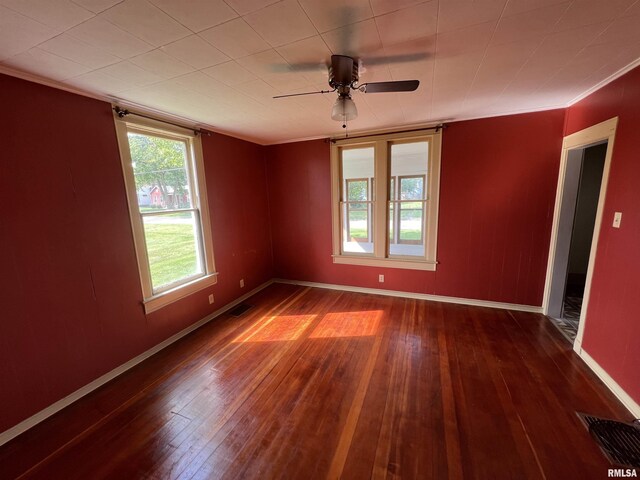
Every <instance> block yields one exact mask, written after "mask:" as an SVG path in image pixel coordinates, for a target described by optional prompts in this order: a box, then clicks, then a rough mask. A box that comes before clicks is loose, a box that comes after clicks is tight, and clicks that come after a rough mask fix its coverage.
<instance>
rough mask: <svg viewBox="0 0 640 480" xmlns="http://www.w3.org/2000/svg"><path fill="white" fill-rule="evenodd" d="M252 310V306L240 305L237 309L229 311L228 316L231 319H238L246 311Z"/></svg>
mask: <svg viewBox="0 0 640 480" xmlns="http://www.w3.org/2000/svg"><path fill="white" fill-rule="evenodd" d="M252 308H253V305H249V304H248V303H241V304H240V305H238V306H237V307H235V308H232V309H231V310H229V315H231V316H232V317H240V316H242V315H243V314H244V313H245V312H246V311H247V310H250V309H252Z"/></svg>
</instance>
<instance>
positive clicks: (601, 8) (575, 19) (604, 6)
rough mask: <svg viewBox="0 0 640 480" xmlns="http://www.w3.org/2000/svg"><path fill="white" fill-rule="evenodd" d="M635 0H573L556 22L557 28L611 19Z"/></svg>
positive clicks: (580, 25)
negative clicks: (604, 0)
mask: <svg viewBox="0 0 640 480" xmlns="http://www.w3.org/2000/svg"><path fill="white" fill-rule="evenodd" d="M634 2H635V0H607V1H606V2H603V1H601V0H575V1H574V2H573V3H572V4H571V6H570V7H569V8H568V9H567V11H566V13H565V14H564V16H563V17H562V18H561V19H560V21H559V22H558V25H557V26H556V28H557V29H558V30H566V29H569V28H575V27H582V26H584V25H592V24H594V23H600V22H603V21H605V20H613V19H614V18H616V17H617V16H618V15H620V14H621V13H622V12H623V11H624V10H625V9H626V8H627V7H629V6H630V5H631V4H633V3H634Z"/></svg>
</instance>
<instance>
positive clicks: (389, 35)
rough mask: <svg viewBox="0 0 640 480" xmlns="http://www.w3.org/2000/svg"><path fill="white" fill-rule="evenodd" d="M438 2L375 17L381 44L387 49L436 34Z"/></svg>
mask: <svg viewBox="0 0 640 480" xmlns="http://www.w3.org/2000/svg"><path fill="white" fill-rule="evenodd" d="M437 18H438V2H435V1H431V2H427V3H423V4H420V5H417V6H415V7H410V8H405V9H404V10H398V11H397V12H393V13H389V14H387V15H383V16H381V17H376V25H377V26H378V32H379V33H380V39H381V40H382V44H383V45H384V46H385V47H387V46H389V45H393V44H395V43H402V42H406V41H408V40H413V39H415V38H420V37H427V36H429V35H433V34H434V33H436V23H437Z"/></svg>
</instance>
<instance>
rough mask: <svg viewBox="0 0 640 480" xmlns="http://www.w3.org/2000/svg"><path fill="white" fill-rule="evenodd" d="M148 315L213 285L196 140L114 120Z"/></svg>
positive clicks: (149, 124) (156, 125)
mask: <svg viewBox="0 0 640 480" xmlns="http://www.w3.org/2000/svg"><path fill="white" fill-rule="evenodd" d="M116 128H117V131H118V141H119V144H120V155H121V158H122V166H123V171H124V177H125V183H126V187H127V197H128V200H129V213H130V216H131V224H132V227H133V233H134V240H135V246H136V254H137V258H138V268H139V271H140V280H141V284H142V290H143V294H144V305H145V310H146V311H147V313H149V312H152V311H154V310H157V309H158V308H160V307H162V306H164V305H166V304H168V303H171V302H173V301H175V300H177V299H178V298H181V297H183V296H185V295H188V294H190V293H192V292H194V291H196V290H200V289H202V288H205V287H207V286H209V285H212V284H213V283H215V273H214V263H213V249H212V245H211V228H210V225H209V215H208V211H207V201H206V186H205V183H204V167H203V161H202V147H201V145H200V138H199V137H197V136H195V134H193V133H192V132H190V131H188V130H184V129H181V128H178V127H176V128H172V127H168V126H167V125H165V124H163V123H160V122H154V121H139V120H135V121H133V120H130V119H129V118H128V117H125V119H119V118H117V119H116Z"/></svg>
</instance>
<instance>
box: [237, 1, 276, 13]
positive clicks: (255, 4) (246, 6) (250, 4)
mask: <svg viewBox="0 0 640 480" xmlns="http://www.w3.org/2000/svg"><path fill="white" fill-rule="evenodd" d="M279 1H280V0H225V2H226V3H227V5H229V6H230V7H231V8H233V9H234V10H235V11H236V12H238V13H239V14H240V15H246V14H247V13H251V12H255V11H256V10H260V9H261V8H264V7H267V6H269V5H273V4H274V3H278V2H279Z"/></svg>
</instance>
